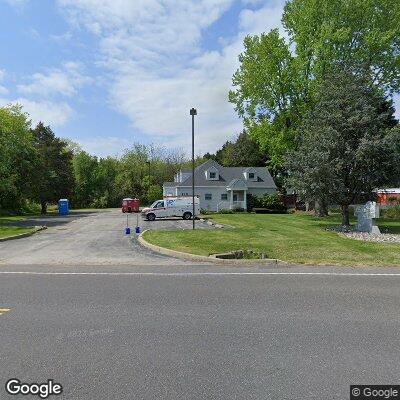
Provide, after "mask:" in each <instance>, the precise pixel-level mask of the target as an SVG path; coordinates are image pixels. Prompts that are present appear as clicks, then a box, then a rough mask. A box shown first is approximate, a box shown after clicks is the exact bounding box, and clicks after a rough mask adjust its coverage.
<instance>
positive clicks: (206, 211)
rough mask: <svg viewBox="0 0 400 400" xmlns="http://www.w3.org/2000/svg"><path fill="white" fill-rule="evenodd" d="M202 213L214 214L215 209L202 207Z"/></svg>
mask: <svg viewBox="0 0 400 400" xmlns="http://www.w3.org/2000/svg"><path fill="white" fill-rule="evenodd" d="M200 214H203V215H208V214H213V211H210V210H208V209H207V208H201V209H200Z"/></svg>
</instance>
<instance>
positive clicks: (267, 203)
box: [261, 193, 286, 211]
mask: <svg viewBox="0 0 400 400" xmlns="http://www.w3.org/2000/svg"><path fill="white" fill-rule="evenodd" d="M261 207H263V208H267V209H269V210H276V211H285V210H286V206H285V204H284V203H283V201H282V200H281V198H280V197H279V195H278V194H276V193H274V194H264V196H263V197H262V199H261Z"/></svg>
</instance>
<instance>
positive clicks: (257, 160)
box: [204, 131, 267, 167]
mask: <svg viewBox="0 0 400 400" xmlns="http://www.w3.org/2000/svg"><path fill="white" fill-rule="evenodd" d="M204 158H211V157H210V156H207V155H206V154H205V155H204ZM213 159H214V160H215V161H217V162H218V163H219V164H221V165H223V166H225V167H248V166H253V167H264V166H265V165H266V162H267V157H266V153H265V152H264V151H261V150H260V147H259V145H258V143H257V142H256V141H255V140H254V139H253V138H252V137H251V136H250V135H249V134H248V133H247V132H245V131H244V132H242V133H240V134H239V135H238V136H237V137H236V139H235V140H234V141H232V142H230V141H227V142H225V143H224V145H223V146H222V148H221V149H219V150H218V151H217V152H216V154H215V155H214V156H213Z"/></svg>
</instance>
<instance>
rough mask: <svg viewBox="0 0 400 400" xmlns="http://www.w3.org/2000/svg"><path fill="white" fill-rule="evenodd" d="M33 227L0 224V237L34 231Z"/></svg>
mask: <svg viewBox="0 0 400 400" xmlns="http://www.w3.org/2000/svg"><path fill="white" fill-rule="evenodd" d="M34 229H35V228H20V227H18V226H4V225H1V224H0V239H3V238H6V237H9V236H15V235H20V234H21V233H28V232H32V231H34Z"/></svg>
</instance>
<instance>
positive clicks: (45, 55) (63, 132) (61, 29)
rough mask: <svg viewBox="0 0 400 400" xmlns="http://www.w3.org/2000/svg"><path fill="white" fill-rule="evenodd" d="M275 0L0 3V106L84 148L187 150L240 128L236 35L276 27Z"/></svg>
mask: <svg viewBox="0 0 400 400" xmlns="http://www.w3.org/2000/svg"><path fill="white" fill-rule="evenodd" d="M283 2H284V0H264V1H260V0H197V1H195V0H193V1H189V0H40V1H39V0H0V22H1V23H0V105H4V104H7V103H10V102H19V103H21V104H22V105H23V106H24V108H25V110H26V111H27V112H28V113H29V114H30V115H31V117H32V120H33V122H34V123H35V122H37V121H38V120H42V121H43V122H44V123H46V124H50V125H51V126H52V128H53V129H54V131H55V132H56V134H57V135H58V136H61V137H65V138H70V139H72V140H74V141H76V142H79V143H80V144H81V145H82V147H83V148H84V149H85V150H87V151H89V152H90V153H93V154H96V155H99V156H105V155H118V154H121V152H122V150H123V149H124V148H127V147H129V146H130V145H131V144H132V143H134V142H141V143H155V144H158V145H164V146H167V147H171V148H181V149H184V150H187V149H189V147H190V118H189V115H188V114H189V109H190V108H191V107H192V106H194V107H197V108H198V113H199V114H198V117H197V122H196V125H197V129H196V138H197V139H196V145H197V153H198V154H202V153H204V152H206V151H215V150H216V149H217V148H218V147H220V146H221V145H222V144H223V143H224V142H225V141H226V140H227V139H231V138H232V137H233V136H234V135H236V134H237V133H239V132H240V130H241V129H242V124H241V121H240V120H239V119H238V118H237V116H236V114H235V112H234V110H233V107H232V105H231V104H229V103H228V101H227V94H228V91H229V88H230V85H231V77H232V74H233V72H234V71H235V70H236V69H237V67H238V60H237V57H238V55H239V53H240V52H241V51H242V42H243V37H244V36H245V35H246V34H257V33H261V32H263V31H268V30H269V29H272V28H275V27H280V17H281V14H282V8H283Z"/></svg>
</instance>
